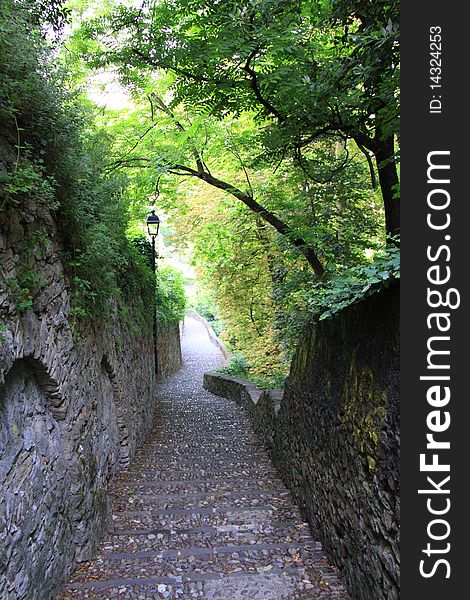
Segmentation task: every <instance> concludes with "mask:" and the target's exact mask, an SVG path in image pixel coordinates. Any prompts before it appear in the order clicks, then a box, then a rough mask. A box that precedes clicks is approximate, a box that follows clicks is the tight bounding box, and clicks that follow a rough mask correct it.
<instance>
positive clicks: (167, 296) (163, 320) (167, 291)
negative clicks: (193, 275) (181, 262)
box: [156, 265, 187, 326]
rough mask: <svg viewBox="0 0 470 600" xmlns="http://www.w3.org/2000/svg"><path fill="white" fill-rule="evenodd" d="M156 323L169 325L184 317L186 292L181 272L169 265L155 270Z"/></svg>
mask: <svg viewBox="0 0 470 600" xmlns="http://www.w3.org/2000/svg"><path fill="white" fill-rule="evenodd" d="M156 301H157V323H158V324H159V325H160V324H161V325H163V326H165V325H171V324H172V323H178V322H179V321H182V320H183V318H184V314H185V312H186V303H187V301H186V293H185V289H184V279H183V276H182V274H181V273H180V272H179V271H178V270H177V269H175V268H174V267H171V266H169V265H167V266H165V267H161V268H159V269H158V272H157V300H156Z"/></svg>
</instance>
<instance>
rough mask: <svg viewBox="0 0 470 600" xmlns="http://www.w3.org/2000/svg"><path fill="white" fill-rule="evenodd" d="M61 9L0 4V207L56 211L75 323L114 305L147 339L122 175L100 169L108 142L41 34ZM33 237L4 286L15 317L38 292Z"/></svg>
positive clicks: (142, 285) (146, 275) (55, 24)
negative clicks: (1, 159) (32, 268)
mask: <svg viewBox="0 0 470 600" xmlns="http://www.w3.org/2000/svg"><path fill="white" fill-rule="evenodd" d="M63 4H64V3H63V2H61V1H60V0H53V2H49V3H47V2H42V0H31V1H26V2H20V3H17V2H14V1H13V0H6V1H5V2H2V4H1V6H0V96H1V97H2V104H1V105H0V119H1V120H2V123H3V124H4V130H2V135H6V140H5V141H6V143H7V146H9V147H10V148H11V149H12V152H11V155H10V156H7V157H6V158H7V172H6V173H5V174H3V175H2V181H1V183H2V184H3V186H2V187H3V190H2V191H1V192H0V208H3V209H5V208H7V207H9V206H14V207H15V208H17V209H18V210H19V211H20V212H21V211H22V210H24V209H25V208H27V206H28V203H33V204H34V205H35V206H36V209H37V210H38V211H40V209H41V208H43V209H47V210H49V211H56V213H55V215H56V219H57V221H58V225H59V231H60V234H61V237H62V241H63V247H64V256H63V258H64V264H65V267H66V269H67V271H68V274H69V278H70V281H71V284H72V289H71V303H72V308H71V315H72V316H73V318H74V321H75V325H78V322H79V321H84V320H85V321H88V322H92V321H94V320H96V319H98V320H101V321H104V320H105V319H106V318H107V317H108V316H109V315H110V311H111V309H112V307H113V305H114V301H116V302H117V304H118V308H120V313H121V314H124V313H125V314H126V315H127V316H128V319H127V323H128V325H129V326H130V325H131V324H132V325H133V326H135V323H137V324H138V327H137V328H136V329H135V331H136V334H137V333H139V332H140V333H142V332H145V333H149V332H150V331H151V319H150V325H149V319H148V314H147V313H148V311H149V310H150V311H152V310H153V307H154V305H155V299H154V284H153V278H152V274H151V271H150V269H149V268H148V267H147V266H146V265H145V261H144V260H143V259H142V258H141V257H140V256H139V255H138V253H137V252H136V250H135V249H134V248H133V247H132V245H131V244H130V243H129V241H128V240H127V238H126V235H125V231H126V228H127V222H128V220H129V215H128V209H127V203H126V202H125V200H124V191H125V188H126V177H125V176H123V175H122V174H112V175H110V174H109V173H108V172H107V171H106V169H105V167H106V156H107V155H108V154H109V151H110V140H109V136H108V135H107V133H106V132H105V131H104V130H103V129H100V128H99V127H98V126H97V125H96V115H95V113H94V112H93V109H92V107H91V104H90V102H89V101H88V100H86V99H85V98H84V96H83V95H81V94H80V93H79V91H77V90H76V86H75V85H74V82H73V80H72V79H71V78H70V75H69V73H67V72H66V71H64V70H63V69H62V68H61V66H60V65H61V60H60V58H59V55H58V51H57V48H56V49H55V50H54V54H52V51H51V48H50V45H49V43H48V42H47V41H46V37H47V36H46V33H47V31H48V28H50V26H52V28H53V29H55V30H56V31H58V30H60V28H61V27H62V25H63V23H64V20H65V19H66V18H67V16H68V14H69V13H68V10H67V9H65V8H64V6H63ZM38 214H41V213H40V212H38ZM36 234H37V235H39V236H40V237H41V235H42V234H41V233H40V232H36ZM40 237H39V238H38V239H37V240H33V239H30V240H29V246H28V248H29V249H27V248H25V249H24V250H22V258H21V260H22V261H23V270H22V272H21V275H20V276H18V280H11V281H10V283H9V286H10V288H11V290H12V293H13V295H14V298H15V302H16V306H17V309H18V310H19V311H21V312H22V311H26V310H29V309H31V308H32V306H33V297H34V294H35V292H36V290H37V289H38V288H39V287H40V286H41V283H40V282H39V281H36V280H35V279H34V273H31V272H28V271H27V268H28V267H27V265H28V264H29V262H30V261H29V259H28V256H29V255H30V254H31V252H32V250H31V249H32V248H36V247H37V245H38V244H41V243H46V240H45V239H44V235H42V240H41V239H40ZM113 298H114V300H113ZM123 306H125V309H126V310H124V309H123V308H122V307H123Z"/></svg>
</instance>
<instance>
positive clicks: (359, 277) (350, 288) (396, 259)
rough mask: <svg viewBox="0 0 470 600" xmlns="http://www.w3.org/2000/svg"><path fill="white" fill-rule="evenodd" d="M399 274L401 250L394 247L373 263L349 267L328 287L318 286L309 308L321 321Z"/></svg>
mask: <svg viewBox="0 0 470 600" xmlns="http://www.w3.org/2000/svg"><path fill="white" fill-rule="evenodd" d="M399 277H400V251H399V249H398V248H397V247H396V246H391V247H389V248H388V249H387V250H386V251H384V252H382V253H380V254H378V255H377V256H376V258H375V260H374V261H373V262H371V263H369V264H365V265H359V266H357V267H354V268H351V269H347V270H345V271H344V272H343V273H341V275H338V276H336V277H333V278H332V279H331V280H330V281H329V282H328V283H327V284H326V285H324V286H321V287H320V286H318V285H314V286H313V290H312V292H311V293H310V294H309V298H308V302H309V307H310V309H311V310H312V311H313V312H314V313H315V314H316V315H317V316H318V318H319V319H320V320H322V319H327V318H329V317H332V316H334V315H335V314H336V313H337V312H339V311H341V310H342V309H344V308H346V307H347V306H350V305H351V304H354V303H355V302H358V301H359V300H362V298H365V297H366V296H368V295H370V294H374V293H376V292H377V291H379V290H380V289H381V288H382V287H384V286H387V285H389V284H390V283H391V282H393V281H394V280H396V279H397V278H399Z"/></svg>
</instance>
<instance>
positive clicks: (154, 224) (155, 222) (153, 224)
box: [147, 210, 160, 377]
mask: <svg viewBox="0 0 470 600" xmlns="http://www.w3.org/2000/svg"><path fill="white" fill-rule="evenodd" d="M159 229H160V219H159V218H158V217H157V215H156V214H155V211H154V210H152V211H151V212H150V214H149V216H148V217H147V231H148V234H149V236H150V237H151V238H152V270H153V274H154V275H155V276H156V273H157V265H156V259H155V239H156V237H157V235H158V230H159ZM155 284H156V278H155ZM157 346H158V332H157V311H156V310H154V311H153V349H154V354H155V373H156V375H157V377H158V371H159V368H158V352H157Z"/></svg>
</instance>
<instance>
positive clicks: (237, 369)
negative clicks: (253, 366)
mask: <svg viewBox="0 0 470 600" xmlns="http://www.w3.org/2000/svg"><path fill="white" fill-rule="evenodd" d="M219 373H225V374H226V375H232V377H241V378H242V379H248V378H249V377H250V373H249V367H248V364H247V362H246V358H245V357H244V356H243V354H240V353H237V354H232V356H231V357H230V362H229V363H228V364H227V365H225V366H223V367H222V368H221V369H219Z"/></svg>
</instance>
